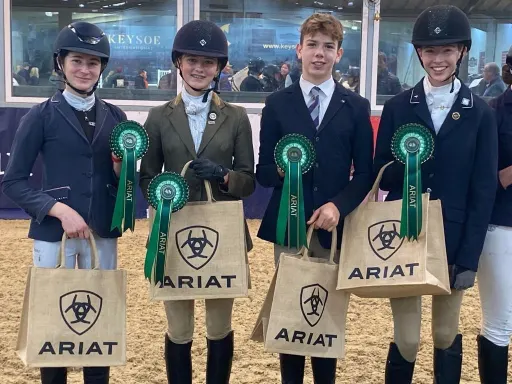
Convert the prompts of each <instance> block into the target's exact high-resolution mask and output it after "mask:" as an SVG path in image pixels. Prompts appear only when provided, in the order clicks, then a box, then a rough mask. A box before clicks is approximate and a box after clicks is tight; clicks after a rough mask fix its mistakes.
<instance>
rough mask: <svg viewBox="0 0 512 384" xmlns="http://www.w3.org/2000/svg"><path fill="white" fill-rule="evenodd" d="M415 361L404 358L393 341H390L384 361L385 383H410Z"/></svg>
mask: <svg viewBox="0 0 512 384" xmlns="http://www.w3.org/2000/svg"><path fill="white" fill-rule="evenodd" d="M414 364H415V362H412V363H411V362H409V361H407V360H405V359H404V358H403V356H402V354H401V353H400V351H399V350H398V346H397V345H396V344H395V343H390V345H389V351H388V359H387V363H386V375H385V377H386V379H385V383H386V384H411V383H412V376H413V374H414Z"/></svg>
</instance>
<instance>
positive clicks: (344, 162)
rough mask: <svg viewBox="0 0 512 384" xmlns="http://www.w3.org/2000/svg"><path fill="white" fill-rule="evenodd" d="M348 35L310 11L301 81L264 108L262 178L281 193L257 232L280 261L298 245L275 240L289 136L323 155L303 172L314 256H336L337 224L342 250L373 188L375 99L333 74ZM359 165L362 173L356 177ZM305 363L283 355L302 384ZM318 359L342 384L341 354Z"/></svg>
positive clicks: (318, 370)
mask: <svg viewBox="0 0 512 384" xmlns="http://www.w3.org/2000/svg"><path fill="white" fill-rule="evenodd" d="M342 40H343V29H342V25H341V23H340V22H339V21H338V20H337V19H336V18H335V17H334V16H332V15H326V14H314V15H312V16H310V17H309V18H308V19H307V20H306V21H305V22H304V23H303V24H302V27H301V37H300V44H298V45H297V56H298V58H299V59H301V60H302V76H301V78H300V80H299V81H297V82H295V83H294V84H293V85H291V86H290V87H288V88H285V89H283V90H281V91H278V92H276V93H274V94H272V95H270V96H269V97H268V98H267V100H266V103H265V107H264V108H263V112H262V118H261V131H260V152H259V163H258V165H257V168H256V179H257V180H258V182H259V183H260V184H261V185H262V186H264V187H268V188H274V191H273V194H272V197H271V199H270V202H269V204H268V207H267V210H266V212H265V215H264V217H263V220H262V223H261V226H260V230H259V233H258V236H259V237H260V238H262V239H263V240H267V241H270V242H272V243H274V258H275V261H276V263H277V261H278V259H279V255H280V254H281V252H288V253H289V252H296V251H298V250H297V249H292V250H291V251H290V249H288V247H286V246H280V245H277V244H276V225H277V218H278V211H279V203H280V199H281V192H282V188H283V177H284V174H283V173H281V172H280V171H279V170H278V168H277V166H276V163H275V161H274V148H275V147H276V144H277V143H278V141H279V140H280V139H281V138H282V137H283V136H285V135H288V134H292V133H296V134H301V135H304V136H305V137H307V138H308V139H309V140H310V141H311V142H312V143H313V146H314V149H315V153H316V164H315V165H314V166H313V168H312V169H311V170H310V171H309V172H308V173H306V174H304V175H303V192H304V207H305V212H306V219H307V220H308V221H307V225H314V226H315V228H316V229H318V231H317V232H315V233H314V235H313V238H312V241H311V244H310V251H311V255H312V256H313V257H320V258H324V259H328V258H329V253H330V251H329V250H330V247H331V233H330V232H331V231H332V230H333V229H334V228H337V234H338V239H337V245H338V249H339V248H340V244H341V235H342V233H343V218H344V217H345V216H346V215H348V214H349V213H350V212H352V210H354V209H355V208H356V207H357V206H358V205H359V204H360V203H361V202H362V201H363V199H364V198H365V197H366V195H367V194H368V192H369V190H370V189H371V185H372V181H373V175H372V154H373V132H372V127H371V123H370V108H369V102H368V101H367V100H365V99H364V98H362V97H361V96H359V95H357V94H355V93H354V92H352V91H349V90H346V89H345V88H343V87H342V86H341V85H340V84H339V83H337V82H335V81H334V79H333V78H332V69H333V67H334V65H335V63H337V62H339V60H340V59H341V56H342V54H343V49H342V48H341V43H342ZM352 163H353V164H354V170H355V171H354V176H353V178H352V180H351V179H350V170H351V166H352ZM337 259H339V251H338V253H337ZM304 362H305V359H304V357H303V356H295V355H285V354H281V355H280V366H281V378H282V382H283V383H286V384H301V383H302V382H303V377H304ZM311 363H312V367H313V376H314V380H315V382H316V383H322V384H331V383H334V382H335V374H336V359H323V358H312V359H311Z"/></svg>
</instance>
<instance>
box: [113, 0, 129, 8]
mask: <svg viewBox="0 0 512 384" xmlns="http://www.w3.org/2000/svg"><path fill="white" fill-rule="evenodd" d="M125 4H126V1H123V2H122V3H115V4H112V6H113V7H120V6H121V5H125Z"/></svg>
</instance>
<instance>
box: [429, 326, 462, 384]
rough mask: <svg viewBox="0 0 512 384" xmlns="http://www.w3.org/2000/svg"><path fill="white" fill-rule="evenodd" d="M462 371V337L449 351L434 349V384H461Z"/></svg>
mask: <svg viewBox="0 0 512 384" xmlns="http://www.w3.org/2000/svg"><path fill="white" fill-rule="evenodd" d="M461 370H462V335H461V334H458V335H457V336H455V340H454V341H453V343H452V345H451V346H450V347H449V348H447V349H439V348H434V384H459V383H460V375H461Z"/></svg>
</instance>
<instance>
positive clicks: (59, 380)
mask: <svg viewBox="0 0 512 384" xmlns="http://www.w3.org/2000/svg"><path fill="white" fill-rule="evenodd" d="M40 371H41V384H66V383H67V377H68V370H67V368H41V369H40Z"/></svg>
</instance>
